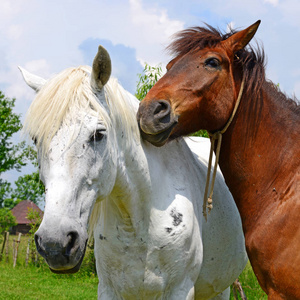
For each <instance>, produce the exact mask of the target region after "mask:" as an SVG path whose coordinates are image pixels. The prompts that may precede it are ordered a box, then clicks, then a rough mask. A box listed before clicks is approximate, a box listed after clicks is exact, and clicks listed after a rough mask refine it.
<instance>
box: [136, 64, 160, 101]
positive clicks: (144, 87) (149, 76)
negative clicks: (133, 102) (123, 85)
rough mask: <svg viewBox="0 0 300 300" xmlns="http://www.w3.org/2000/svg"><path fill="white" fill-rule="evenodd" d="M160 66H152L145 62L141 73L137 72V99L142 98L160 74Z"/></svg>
mask: <svg viewBox="0 0 300 300" xmlns="http://www.w3.org/2000/svg"><path fill="white" fill-rule="evenodd" d="M162 75H163V74H162V69H161V66H160V65H158V66H156V67H152V66H150V65H148V64H147V63H145V68H144V70H143V73H142V74H138V76H139V81H138V83H137V88H136V93H135V96H136V97H137V98H138V99H139V100H143V99H144V98H145V97H146V95H147V93H148V92H149V91H150V89H151V88H152V87H153V85H154V84H155V83H156V82H157V81H158V79H159V78H160V77H161V76H162Z"/></svg>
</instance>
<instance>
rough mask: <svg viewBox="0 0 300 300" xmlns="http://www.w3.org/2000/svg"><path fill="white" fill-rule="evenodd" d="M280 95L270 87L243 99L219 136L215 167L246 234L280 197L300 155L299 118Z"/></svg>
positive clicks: (265, 85)
mask: <svg viewBox="0 0 300 300" xmlns="http://www.w3.org/2000/svg"><path fill="white" fill-rule="evenodd" d="M270 90H271V91H272V93H270ZM278 95H279V92H277V91H276V92H275V88H274V87H271V86H270V84H269V83H265V84H263V86H262V89H261V91H260V94H259V96H258V97H253V96H252V95H249V94H248V95H244V96H243V98H242V100H241V103H240V107H239V109H238V111H237V114H236V117H235V120H234V121H233V122H232V124H231V125H230V127H229V128H228V130H227V132H226V133H225V134H224V136H223V142H222V149H221V153H220V161H219V164H220V167H221V170H222V172H223V174H224V177H225V180H226V183H227V185H228V187H229V189H230V191H231V193H232V194H233V197H234V199H235V201H236V204H237V206H238V209H239V211H240V214H241V217H242V220H243V226H244V230H245V231H246V230H247V228H248V225H250V224H251V223H253V222H255V220H257V219H258V218H259V216H260V215H261V214H262V212H264V213H265V212H266V211H267V210H268V209H270V207H271V206H272V204H274V203H275V202H276V201H277V200H278V199H279V197H280V195H284V193H285V190H286V189H287V187H288V186H289V181H290V179H291V176H292V174H294V173H295V169H294V170H293V168H295V157H299V154H300V153H299V147H297V143H295V141H296V140H299V125H298V121H299V116H297V115H296V113H295V112H294V111H293V110H292V109H291V108H290V106H289V105H287V103H284V101H281V99H277V98H276V97H277V96H278ZM293 161H294V162H293ZM293 163H294V166H293Z"/></svg>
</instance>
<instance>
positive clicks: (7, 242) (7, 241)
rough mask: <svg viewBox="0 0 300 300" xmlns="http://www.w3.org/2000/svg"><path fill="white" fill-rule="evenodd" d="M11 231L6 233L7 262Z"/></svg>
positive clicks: (7, 259)
mask: <svg viewBox="0 0 300 300" xmlns="http://www.w3.org/2000/svg"><path fill="white" fill-rule="evenodd" d="M8 254H9V231H7V232H6V249H5V255H6V262H8V261H9V257H8Z"/></svg>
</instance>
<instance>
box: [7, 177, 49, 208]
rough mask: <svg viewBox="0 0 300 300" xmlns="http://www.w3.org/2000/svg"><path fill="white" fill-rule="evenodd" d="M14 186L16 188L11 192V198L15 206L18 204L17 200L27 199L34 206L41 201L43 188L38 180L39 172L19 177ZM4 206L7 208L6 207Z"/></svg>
mask: <svg viewBox="0 0 300 300" xmlns="http://www.w3.org/2000/svg"><path fill="white" fill-rule="evenodd" d="M15 185H16V188H15V189H14V190H13V191H12V193H11V198H12V199H14V200H15V201H14V202H16V204H17V203H18V199H20V200H26V199H29V200H31V201H32V202H34V203H35V204H38V203H39V202H40V201H41V200H42V198H43V194H44V192H45V188H44V185H43V183H42V182H41V181H40V179H39V172H33V173H32V174H26V175H24V176H20V177H19V178H18V180H17V181H16V182H15ZM5 206H6V207H9V206H8V205H5ZM13 206H14V205H13ZM10 207H11V205H10Z"/></svg>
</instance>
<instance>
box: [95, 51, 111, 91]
mask: <svg viewBox="0 0 300 300" xmlns="http://www.w3.org/2000/svg"><path fill="white" fill-rule="evenodd" d="M110 75H111V60H110V56H109V54H108V52H107V51H106V49H105V48H103V47H102V46H99V47H98V53H97V55H96V56H95V58H94V61H93V69H92V74H91V84H92V86H93V87H94V88H96V89H99V90H101V89H102V88H103V86H104V85H105V84H106V83H107V81H108V80H109V77H110Z"/></svg>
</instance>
